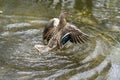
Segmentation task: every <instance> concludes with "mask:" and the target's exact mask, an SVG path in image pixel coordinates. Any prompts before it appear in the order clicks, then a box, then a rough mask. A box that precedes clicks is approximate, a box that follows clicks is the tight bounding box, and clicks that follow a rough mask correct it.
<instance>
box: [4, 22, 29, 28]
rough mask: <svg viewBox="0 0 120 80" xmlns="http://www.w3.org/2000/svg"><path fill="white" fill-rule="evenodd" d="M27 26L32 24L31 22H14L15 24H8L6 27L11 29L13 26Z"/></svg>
mask: <svg viewBox="0 0 120 80" xmlns="http://www.w3.org/2000/svg"><path fill="white" fill-rule="evenodd" d="M25 26H31V24H29V23H14V24H8V25H7V26H6V27H7V28H8V29H11V28H22V27H25Z"/></svg>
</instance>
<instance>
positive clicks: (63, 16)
mask: <svg viewBox="0 0 120 80" xmlns="http://www.w3.org/2000/svg"><path fill="white" fill-rule="evenodd" d="M69 15H70V14H69V12H68V11H62V12H61V14H60V16H59V18H60V19H61V18H66V17H67V16H69Z"/></svg>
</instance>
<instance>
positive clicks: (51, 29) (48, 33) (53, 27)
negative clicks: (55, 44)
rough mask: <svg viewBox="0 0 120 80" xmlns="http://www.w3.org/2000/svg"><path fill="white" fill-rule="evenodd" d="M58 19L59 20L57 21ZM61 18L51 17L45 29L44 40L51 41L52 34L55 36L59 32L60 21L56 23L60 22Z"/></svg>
mask: <svg viewBox="0 0 120 80" xmlns="http://www.w3.org/2000/svg"><path fill="white" fill-rule="evenodd" d="M55 20H57V21H55ZM58 20H59V19H57V18H53V19H51V20H50V21H49V22H48V24H47V25H46V26H45V27H44V30H43V40H47V41H49V40H50V39H51V38H52V36H54V35H55V34H56V33H57V32H58V28H57V27H58V23H57V24H55V23H56V22H58Z"/></svg>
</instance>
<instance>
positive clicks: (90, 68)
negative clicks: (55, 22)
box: [0, 0, 120, 80]
mask: <svg viewBox="0 0 120 80" xmlns="http://www.w3.org/2000/svg"><path fill="white" fill-rule="evenodd" d="M13 3H14V4H13ZM80 4H81V5H80ZM0 5H1V7H0V10H2V11H3V13H2V14H0V25H1V26H0V79H1V80H16V79H17V80H120V59H119V56H120V54H119V52H120V45H119V42H120V38H119V36H120V28H119V26H120V22H119V21H120V18H119V17H120V16H119V14H120V10H119V9H120V6H119V3H117V0H114V1H113V0H96V1H92V0H84V1H83V0H46V1H44V0H36V1H33V0H30V1H29V2H28V1H22V0H17V1H16V0H12V1H8V0H4V1H0ZM28 7H29V9H27V8H28ZM48 7H49V8H48ZM62 9H69V10H70V11H71V13H72V14H73V19H68V20H69V21H70V22H72V23H75V24H76V25H78V26H81V27H80V29H81V30H83V31H84V32H86V33H87V34H89V35H90V36H91V40H90V41H88V42H87V43H85V44H72V43H70V42H69V43H67V45H66V46H65V48H64V49H62V50H53V51H51V52H47V53H40V52H38V51H37V50H35V49H34V48H33V46H34V45H35V44H43V42H42V30H43V26H44V25H45V24H46V23H47V22H48V20H49V19H50V18H52V17H54V16H55V17H57V15H58V14H59V12H60V11H61V10H62ZM76 16H77V17H76ZM81 16H83V17H81ZM89 18H90V19H89ZM95 18H96V20H98V22H99V23H97V24H93V23H92V21H91V19H95ZM71 20H72V21H71ZM93 21H94V20H93ZM91 23H92V25H91Z"/></svg>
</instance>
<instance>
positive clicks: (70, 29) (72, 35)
mask: <svg viewBox="0 0 120 80" xmlns="http://www.w3.org/2000/svg"><path fill="white" fill-rule="evenodd" d="M62 35H63V37H62V40H61V41H62V43H63V44H64V43H65V42H67V41H68V40H70V41H71V42H72V43H85V42H86V41H87V40H89V36H88V35H87V34H85V33H83V32H82V31H81V30H79V29H78V28H77V27H76V26H74V25H69V26H66V28H65V29H64V30H63V33H62Z"/></svg>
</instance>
